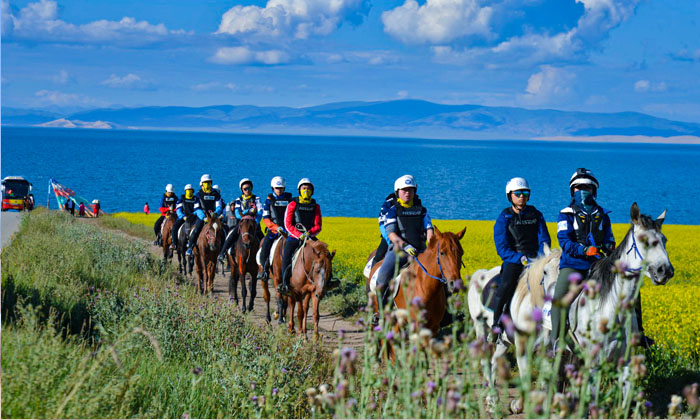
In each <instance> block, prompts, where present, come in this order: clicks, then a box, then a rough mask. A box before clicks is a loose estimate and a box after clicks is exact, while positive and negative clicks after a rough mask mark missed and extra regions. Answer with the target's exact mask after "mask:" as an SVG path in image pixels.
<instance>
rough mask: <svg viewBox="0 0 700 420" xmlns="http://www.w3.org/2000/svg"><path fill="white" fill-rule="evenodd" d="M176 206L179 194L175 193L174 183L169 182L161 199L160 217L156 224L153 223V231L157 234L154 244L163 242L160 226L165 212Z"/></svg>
mask: <svg viewBox="0 0 700 420" xmlns="http://www.w3.org/2000/svg"><path fill="white" fill-rule="evenodd" d="M175 206H177V196H176V195H175V190H174V189H173V184H168V185H166V186H165V193H163V197H161V199H160V207H159V208H158V210H159V211H160V217H159V218H158V220H156V224H155V225H153V232H154V233H155V234H156V240H155V241H153V245H158V246H160V245H161V244H162V243H163V242H162V241H163V238H161V236H160V235H161V234H160V227H161V225H162V224H163V221H164V220H165V213H167V211H168V210H170V208H171V207H172V208H175Z"/></svg>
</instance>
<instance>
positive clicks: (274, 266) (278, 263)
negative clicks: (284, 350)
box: [258, 238, 287, 325]
mask: <svg viewBox="0 0 700 420" xmlns="http://www.w3.org/2000/svg"><path fill="white" fill-rule="evenodd" d="M275 241H279V244H278V245H277V246H278V248H277V249H276V250H275V252H274V253H273V252H272V250H270V258H272V263H271V264H270V276H271V277H272V285H273V287H274V288H275V295H276V296H277V310H276V311H275V319H276V320H277V321H278V322H279V323H280V325H281V324H284V322H285V321H286V319H287V318H286V313H287V301H286V300H284V299H282V295H281V294H280V293H279V292H278V291H277V286H279V285H280V283H282V254H281V252H280V253H278V252H277V250H281V249H283V248H284V238H278V239H275ZM273 246H274V243H273ZM261 262H262V263H263V265H264V264H265V261H261ZM262 269H263V267H262V266H260V265H258V270H262ZM269 282H270V280H269V279H268V277H267V276H264V277H263V278H262V286H263V288H262V289H263V298H264V299H265V304H266V305H267V317H266V318H267V322H268V323H269V322H272V319H271V318H270V289H269Z"/></svg>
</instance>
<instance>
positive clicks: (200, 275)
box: [194, 255, 204, 294]
mask: <svg viewBox="0 0 700 420" xmlns="http://www.w3.org/2000/svg"><path fill="white" fill-rule="evenodd" d="M194 262H195V265H196V266H197V290H198V291H199V293H201V294H204V267H202V261H201V260H200V257H199V255H198V256H197V259H196V260H195V261H194Z"/></svg>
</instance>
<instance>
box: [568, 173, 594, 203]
mask: <svg viewBox="0 0 700 420" xmlns="http://www.w3.org/2000/svg"><path fill="white" fill-rule="evenodd" d="M577 185H591V186H593V196H594V197H595V196H596V195H597V193H598V179H597V178H596V177H595V175H593V172H591V170H590V169H586V168H578V169H576V172H574V174H573V175H571V179H570V180H569V190H570V191H571V196H572V197H573V196H574V188H575V187H576V186H577Z"/></svg>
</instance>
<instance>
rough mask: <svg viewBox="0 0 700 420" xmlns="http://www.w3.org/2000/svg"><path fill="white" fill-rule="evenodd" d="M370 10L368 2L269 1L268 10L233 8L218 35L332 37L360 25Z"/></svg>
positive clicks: (348, 0) (222, 19)
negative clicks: (346, 23)
mask: <svg viewBox="0 0 700 420" xmlns="http://www.w3.org/2000/svg"><path fill="white" fill-rule="evenodd" d="M368 9H369V5H368V2H366V0H268V2H267V4H266V5H265V7H259V6H240V5H239V6H234V7H232V8H231V9H229V10H228V11H227V12H226V13H224V15H223V16H222V17H221V24H220V25H219V29H218V31H217V33H220V34H229V35H237V36H247V37H252V38H261V39H270V38H287V37H293V38H296V39H307V38H309V37H310V36H312V35H328V34H330V33H331V32H333V31H334V30H336V29H337V28H338V27H339V26H340V25H341V24H342V23H343V22H344V21H350V22H354V21H358V20H359V19H362V18H363V17H364V15H366V13H367V11H368Z"/></svg>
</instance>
